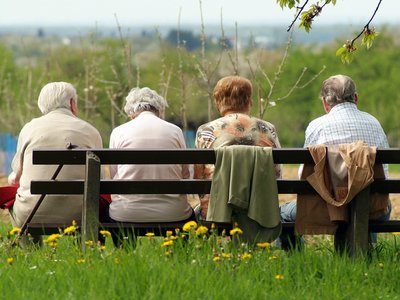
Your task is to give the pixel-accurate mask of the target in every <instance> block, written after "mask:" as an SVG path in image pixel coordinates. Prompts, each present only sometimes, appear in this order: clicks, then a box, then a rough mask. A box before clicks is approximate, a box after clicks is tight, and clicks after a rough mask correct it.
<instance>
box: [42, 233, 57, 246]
mask: <svg viewBox="0 0 400 300" xmlns="http://www.w3.org/2000/svg"><path fill="white" fill-rule="evenodd" d="M60 237H61V234H59V233H53V234H52V235H49V236H48V237H47V239H46V241H45V243H48V244H50V243H54V242H55V241H56V240H57V239H59V238H60Z"/></svg>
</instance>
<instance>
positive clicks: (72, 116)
mask: <svg viewBox="0 0 400 300" xmlns="http://www.w3.org/2000/svg"><path fill="white" fill-rule="evenodd" d="M77 101H78V97H77V94H76V90H75V88H74V87H73V86H72V84H70V83H67V82H51V83H48V84H46V85H45V86H44V87H43V88H42V90H41V91H40V94H39V98H38V106H39V109H40V111H41V112H42V114H43V116H41V117H39V118H35V119H33V120H31V121H30V122H28V123H27V124H25V126H24V127H23V128H22V130H21V132H20V134H19V137H18V144H17V152H16V154H15V156H14V159H13V161H12V173H11V174H10V175H9V177H8V182H9V184H10V185H18V186H19V188H18V192H17V195H16V199H15V203H14V205H13V207H12V208H10V210H9V213H10V216H11V221H12V225H13V226H14V227H21V226H22V224H23V223H24V221H25V220H26V218H27V217H28V215H29V214H30V212H31V210H32V208H33V207H34V206H35V204H36V202H37V201H38V198H39V196H38V195H32V194H31V193H30V182H31V180H40V179H50V178H51V177H52V175H53V173H54V171H55V167H54V166H46V165H32V150H34V149H39V148H59V149H60V148H66V146H67V145H74V146H76V147H77V148H102V147H103V144H102V139H101V136H100V133H99V132H98V131H97V129H96V128H94V127H93V126H92V125H90V124H89V123H87V122H85V121H83V120H81V119H79V118H78V117H77V113H78V105H77ZM84 174H85V172H84V167H83V166H82V167H80V166H64V167H63V168H62V170H61V172H60V174H59V175H58V178H63V179H83V178H84ZM81 214H82V196H72V195H69V196H62V195H57V196H52V195H47V196H46V198H45V200H44V201H43V202H42V204H41V206H40V207H39V209H38V210H37V212H36V213H35V216H34V218H33V221H35V220H36V221H40V222H52V223H66V224H70V223H71V222H72V221H73V220H76V221H79V220H80V219H81Z"/></svg>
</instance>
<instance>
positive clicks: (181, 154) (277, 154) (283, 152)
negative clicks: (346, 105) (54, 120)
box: [32, 148, 400, 165]
mask: <svg viewBox="0 0 400 300" xmlns="http://www.w3.org/2000/svg"><path fill="white" fill-rule="evenodd" d="M87 151H89V150H84V149H72V150H64V149H59V150H58V149H36V150H33V158H32V159H33V164H72V165H76V164H77V165H79V164H81V165H83V164H85V162H86V152H87ZM90 151H92V152H93V153H95V154H96V155H97V156H98V157H99V158H100V160H101V162H102V164H151V163H152V162H157V163H165V164H171V163H182V164H184V163H187V164H193V163H198V164H201V163H214V162H215V152H214V150H212V149H185V150H161V149H136V150H127V149H98V150H94V149H91V150H90ZM272 153H273V157H274V161H275V163H286V164H299V163H312V162H313V160H312V158H311V155H310V153H309V151H308V150H307V149H299V148H281V149H276V148H275V149H273V150H272ZM375 162H376V163H400V148H391V149H378V150H377V154H376V160H375Z"/></svg>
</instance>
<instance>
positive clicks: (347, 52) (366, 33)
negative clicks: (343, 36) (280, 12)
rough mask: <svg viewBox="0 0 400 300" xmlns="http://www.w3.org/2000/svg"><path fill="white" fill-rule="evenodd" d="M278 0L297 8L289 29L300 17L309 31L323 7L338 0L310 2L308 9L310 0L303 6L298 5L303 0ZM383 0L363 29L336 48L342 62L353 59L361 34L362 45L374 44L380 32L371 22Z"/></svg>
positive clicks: (282, 3) (368, 46) (303, 26)
mask: <svg viewBox="0 0 400 300" xmlns="http://www.w3.org/2000/svg"><path fill="white" fill-rule="evenodd" d="M276 2H277V3H278V4H279V5H280V7H281V8H284V7H288V8H289V9H293V8H295V9H296V16H295V18H294V20H293V21H292V23H291V24H290V26H289V29H288V31H289V30H290V29H291V28H292V26H293V25H294V23H295V22H296V21H297V19H300V24H299V28H304V30H305V31H307V32H309V31H310V30H311V25H312V23H313V21H314V19H315V17H317V16H319V15H320V14H321V12H322V9H323V8H324V7H325V5H328V4H332V5H336V0H325V1H323V4H322V5H320V1H317V2H316V3H312V4H310V5H309V6H308V9H307V5H308V2H309V0H304V3H303V4H302V5H301V6H297V5H300V2H301V0H276ZM381 2H382V0H379V2H378V4H377V6H376V8H375V11H374V12H373V14H372V17H371V18H370V20H369V21H368V22H367V23H366V25H364V27H363V29H362V31H361V32H360V33H359V34H358V35H357V36H356V37H355V38H353V39H352V40H348V41H346V43H344V44H343V46H342V47H340V48H339V49H337V50H336V56H339V57H340V59H341V61H342V63H345V64H348V63H350V62H351V61H352V60H353V56H354V53H355V51H356V50H357V47H356V46H355V42H356V40H357V39H359V38H360V37H361V36H362V39H361V44H360V45H361V46H366V48H367V49H369V48H370V47H371V46H372V44H373V42H374V40H375V38H376V37H377V36H378V34H379V33H378V32H376V31H375V28H371V27H370V24H371V22H372V20H373V19H374V17H375V14H376V13H377V11H378V10H379V6H380V4H381Z"/></svg>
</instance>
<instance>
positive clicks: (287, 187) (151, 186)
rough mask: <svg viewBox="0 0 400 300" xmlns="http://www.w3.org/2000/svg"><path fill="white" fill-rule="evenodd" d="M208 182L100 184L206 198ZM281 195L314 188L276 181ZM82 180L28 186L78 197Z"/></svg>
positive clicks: (115, 189)
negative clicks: (196, 195)
mask: <svg viewBox="0 0 400 300" xmlns="http://www.w3.org/2000/svg"><path fill="white" fill-rule="evenodd" d="M211 184H212V183H211V180H205V179H184V180H180V181H174V180H141V181H135V180H101V182H100V193H101V194H208V193H209V191H210V188H211ZM277 184H278V191H279V193H280V194H315V191H314V189H313V187H312V186H311V185H310V184H309V183H308V182H307V181H305V180H286V179H279V180H277ZM83 190H84V181H83V180H72V181H49V180H38V181H32V182H31V193H32V194H42V193H47V194H52V195H81V194H83Z"/></svg>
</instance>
